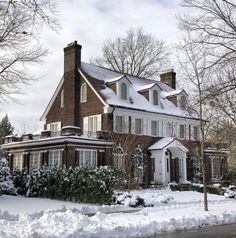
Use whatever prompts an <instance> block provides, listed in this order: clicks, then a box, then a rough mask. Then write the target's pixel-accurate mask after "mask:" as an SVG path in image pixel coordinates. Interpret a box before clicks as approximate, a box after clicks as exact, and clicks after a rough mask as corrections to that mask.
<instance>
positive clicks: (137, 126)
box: [134, 118, 143, 135]
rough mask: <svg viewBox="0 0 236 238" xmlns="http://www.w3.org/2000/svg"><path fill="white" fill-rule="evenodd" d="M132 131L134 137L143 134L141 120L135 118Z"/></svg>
mask: <svg viewBox="0 0 236 238" xmlns="http://www.w3.org/2000/svg"><path fill="white" fill-rule="evenodd" d="M134 126H135V127H134V129H135V134H136V135H141V134H142V133H143V120H142V119H141V118H135V121H134Z"/></svg>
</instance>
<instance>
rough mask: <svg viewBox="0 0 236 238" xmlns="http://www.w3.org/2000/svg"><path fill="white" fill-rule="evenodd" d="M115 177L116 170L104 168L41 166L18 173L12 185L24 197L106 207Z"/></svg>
mask: <svg viewBox="0 0 236 238" xmlns="http://www.w3.org/2000/svg"><path fill="white" fill-rule="evenodd" d="M119 176H120V171H117V170H113V169H111V168H108V167H100V168H96V169H90V168H80V167H76V168H72V167H70V168H69V169H66V168H65V167H63V168H53V169H48V168H46V167H43V168H42V169H40V170H38V171H37V170H33V171H31V172H30V173H29V175H27V174H26V173H25V172H24V171H22V173H21V174H19V172H18V174H17V175H15V176H14V179H15V180H14V182H15V184H16V185H17V184H19V185H20V187H18V188H17V189H18V190H20V191H21V192H22V193H23V195H25V196H28V197H46V198H51V199H62V200H68V201H75V202H87V203H101V204H104V203H106V204H107V203H111V202H112V194H113V187H114V184H115V183H116V181H117V179H118V177H119Z"/></svg>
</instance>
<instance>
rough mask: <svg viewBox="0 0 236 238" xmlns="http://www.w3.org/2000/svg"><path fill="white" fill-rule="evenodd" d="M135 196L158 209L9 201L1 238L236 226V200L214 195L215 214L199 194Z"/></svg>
mask: <svg viewBox="0 0 236 238" xmlns="http://www.w3.org/2000/svg"><path fill="white" fill-rule="evenodd" d="M131 195H132V196H131V198H130V201H129V202H131V203H132V202H133V201H134V198H137V197H140V198H142V199H143V200H144V201H145V203H146V204H148V203H149V204H153V205H154V206H153V207H139V210H137V209H136V210H134V209H133V208H130V207H128V205H129V202H128V199H124V201H125V206H124V205H123V206H121V205H119V206H118V205H116V206H115V205H113V206H98V205H90V204H78V203H72V202H64V201H57V200H50V199H40V198H24V197H13V196H5V195H3V196H1V197H0V209H1V211H0V237H1V238H13V237H14V238H15V237H17V238H23V237H24V238H36V237H37V238H49V237H50V238H59V237H63V238H69V237H70V238H72V237H81V238H88V237H91V238H93V237H94V238H95V237H104V238H108V237H109V238H112V237H116V238H117V237H120V238H123V237H144V236H152V235H155V234H158V233H162V232H170V231H176V230H185V229H191V228H199V227H203V226H208V225H216V224H224V223H225V224H226V223H233V222H236V200H235V199H232V200H229V199H226V198H225V197H224V196H219V195H213V194H209V196H208V198H209V212H204V211H203V195H202V194H201V193H197V192H193V191H191V192H179V191H176V192H172V191H170V190H169V189H166V190H156V189H147V190H135V191H131ZM120 196H121V197H120V199H121V198H122V197H123V198H124V197H128V194H127V193H123V195H120ZM173 198H174V199H173ZM166 201H167V203H166ZM163 202H164V203H163ZM43 208H44V209H43ZM48 208H51V209H50V210H48ZM26 209H28V210H26ZM122 210H123V211H124V212H122ZM13 211H14V213H13Z"/></svg>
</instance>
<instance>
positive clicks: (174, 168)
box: [170, 158, 179, 183]
mask: <svg viewBox="0 0 236 238" xmlns="http://www.w3.org/2000/svg"><path fill="white" fill-rule="evenodd" d="M170 170H171V174H170V179H171V182H173V181H175V182H176V183H178V182H179V158H173V159H171V164H170Z"/></svg>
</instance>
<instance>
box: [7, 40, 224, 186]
mask: <svg viewBox="0 0 236 238" xmlns="http://www.w3.org/2000/svg"><path fill="white" fill-rule="evenodd" d="M81 49H82V46H81V45H79V44H77V42H76V41H75V42H73V43H71V44H69V45H68V46H67V47H66V48H64V75H63V77H62V79H61V81H60V82H59V84H58V86H57V88H56V90H55V92H54V94H53V96H52V98H51V100H50V102H49V104H48V105H47V107H46V109H45V111H44V113H43V115H42V117H41V120H42V121H43V122H44V129H43V130H42V131H40V132H36V133H34V134H25V135H23V137H22V138H21V139H19V138H16V137H14V136H8V137H6V138H5V143H4V144H3V145H2V149H3V150H4V151H5V153H6V154H7V156H8V158H9V161H10V166H11V169H12V170H14V169H22V168H24V167H26V168H28V169H32V168H40V166H42V164H47V165H48V166H49V167H53V166H60V165H66V166H91V167H97V166H101V165H111V166H114V167H116V168H121V169H126V170H127V166H130V167H132V169H131V170H132V175H133V176H134V177H136V178H137V180H138V182H140V183H143V182H144V180H145V182H147V183H157V182H161V183H163V184H167V183H168V182H171V181H176V182H185V181H187V179H191V178H192V176H193V172H192V170H193V167H192V163H191V154H189V151H191V150H192V149H193V148H191V150H190V148H189V147H190V146H192V147H193V146H195V147H196V146H197V144H198V138H199V129H198V124H199V120H198V115H197V113H196V112H195V111H193V110H191V109H190V108H189V107H188V94H187V93H186V92H185V90H177V89H176V73H175V72H174V71H173V70H170V71H166V72H164V73H162V74H161V75H160V81H156V80H150V79H144V78H139V77H133V76H131V75H127V74H122V73H119V72H115V71H112V70H109V69H106V68H102V67H98V66H95V65H92V64H88V63H83V62H81ZM225 155H226V154H223V157H222V160H224V161H225V160H226V157H225ZM144 160H145V161H144ZM131 161H132V163H131ZM144 164H145V166H144ZM131 165H132V166H131ZM210 166H215V167H214V168H216V167H217V166H218V165H217V166H216V165H214V163H213V162H212V163H210ZM210 170H211V168H210ZM218 170H221V169H218V167H217V169H214V176H215V178H216V177H217V175H216V173H220V172H218ZM212 171H213V169H212ZM218 177H220V175H219V176H218ZM210 180H211V175H210V174H209V181H210Z"/></svg>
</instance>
